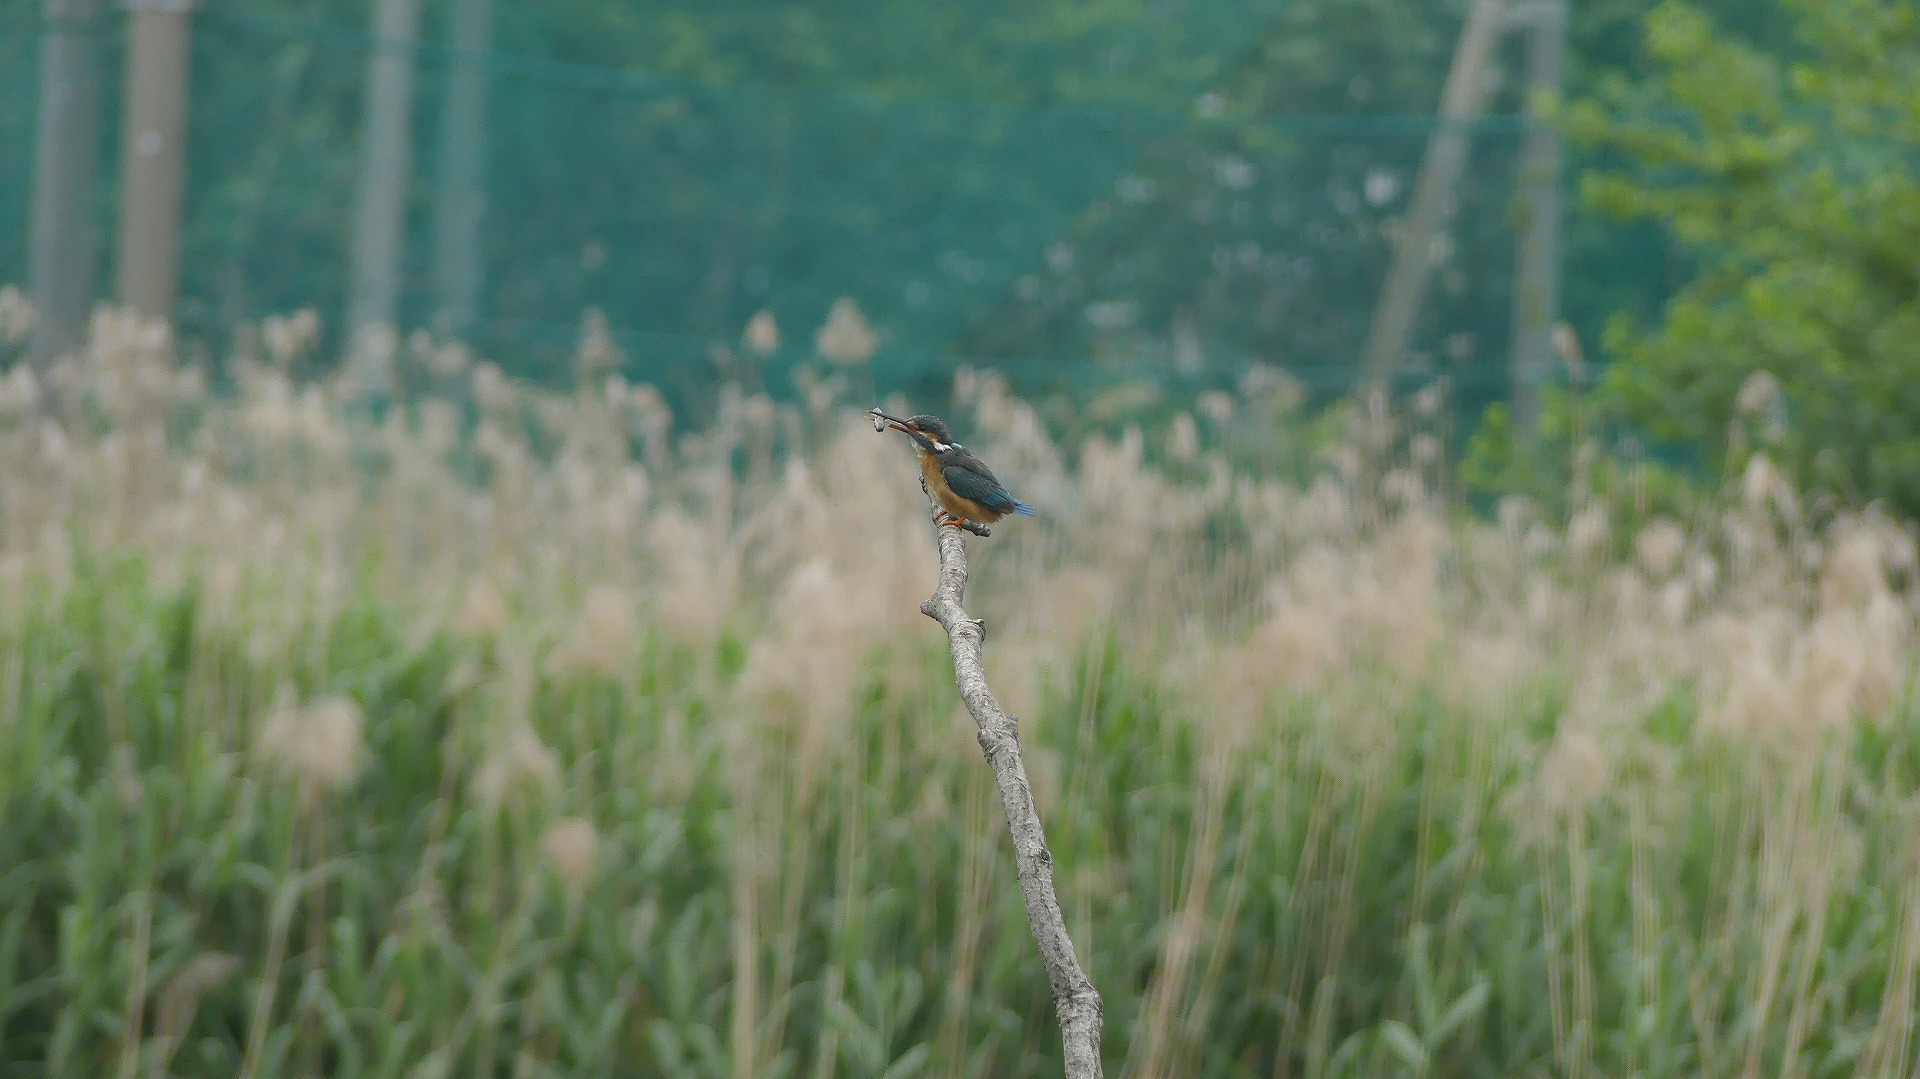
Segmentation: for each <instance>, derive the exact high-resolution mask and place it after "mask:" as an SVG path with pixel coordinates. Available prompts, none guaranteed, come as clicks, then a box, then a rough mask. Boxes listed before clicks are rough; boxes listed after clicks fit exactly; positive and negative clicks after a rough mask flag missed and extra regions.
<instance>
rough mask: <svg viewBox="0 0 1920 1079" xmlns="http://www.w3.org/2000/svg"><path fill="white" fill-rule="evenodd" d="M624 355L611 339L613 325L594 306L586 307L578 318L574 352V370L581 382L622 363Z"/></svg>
mask: <svg viewBox="0 0 1920 1079" xmlns="http://www.w3.org/2000/svg"><path fill="white" fill-rule="evenodd" d="M626 359H627V357H626V354H625V353H623V352H621V351H620V346H619V345H618V344H616V343H615V342H614V340H613V328H612V327H611V326H609V325H608V324H607V316H606V314H605V313H604V312H602V311H601V310H600V309H599V308H598V307H589V308H587V310H586V313H585V314H584V315H582V316H581V318H580V343H579V345H578V346H576V348H575V351H574V371H575V373H576V374H577V375H578V376H579V378H580V381H581V382H582V383H583V384H587V385H591V384H592V382H593V380H594V379H596V378H598V377H599V376H601V375H603V374H605V373H607V372H608V371H615V370H618V369H619V368H620V367H621V366H622V365H623V364H625V363H626Z"/></svg>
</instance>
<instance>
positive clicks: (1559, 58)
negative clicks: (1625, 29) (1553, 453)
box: [1508, 0, 1567, 442]
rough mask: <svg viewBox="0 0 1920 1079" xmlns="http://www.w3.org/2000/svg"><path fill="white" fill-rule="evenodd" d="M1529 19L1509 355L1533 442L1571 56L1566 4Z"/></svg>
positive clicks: (1554, 280) (1518, 425)
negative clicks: (1559, 106)
mask: <svg viewBox="0 0 1920 1079" xmlns="http://www.w3.org/2000/svg"><path fill="white" fill-rule="evenodd" d="M1525 15H1526V17H1527V142H1526V146H1525V148H1524V149H1523V150H1522V151H1521V158H1520V183H1521V185H1522V188H1523V193H1522V195H1521V205H1520V215H1521V217H1520V239H1519V241H1518V243H1517V244H1516V249H1515V252H1514V256H1515V257H1514V273H1513V333H1512V338H1511V344H1510V346H1509V348H1510V353H1509V357H1508V364H1509V371H1510V378H1511V380H1512V386H1511V391H1510V396H1511V400H1512V408H1513V423H1514V432H1515V434H1516V435H1517V436H1518V438H1519V439H1521V440H1522V441H1523V442H1530V441H1532V439H1533V436H1534V434H1535V433H1536V432H1537V431H1538V429H1539V424H1540V387H1541V384H1542V383H1544V382H1545V381H1546V378H1547V372H1548V370H1549V368H1550V365H1551V363H1552V358H1553V351H1554V350H1553V324H1554V320H1555V319H1556V318H1558V317H1559V311H1558V307H1559V301H1560V134H1559V132H1558V131H1555V130H1554V128H1553V125H1552V123H1551V120H1550V118H1549V116H1548V115H1547V114H1548V112H1549V111H1550V110H1551V109H1552V108H1553V107H1554V105H1555V103H1556V102H1557V101H1558V99H1559V97H1560V90H1561V82H1562V79H1563V77H1564V74H1565V69H1566V57H1567V0H1531V2H1530V3H1529V5H1528V7H1527V8H1526V9H1525Z"/></svg>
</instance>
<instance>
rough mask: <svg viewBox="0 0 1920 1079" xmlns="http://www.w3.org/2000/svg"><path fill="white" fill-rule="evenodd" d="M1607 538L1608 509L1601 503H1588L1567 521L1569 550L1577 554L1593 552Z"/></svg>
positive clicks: (1582, 554)
mask: <svg viewBox="0 0 1920 1079" xmlns="http://www.w3.org/2000/svg"><path fill="white" fill-rule="evenodd" d="M1606 538H1607V511H1606V507H1604V506H1601V505H1600V504H1599V503H1597V502H1596V503H1593V504H1591V505H1588V506H1587V507H1585V508H1584V509H1582V510H1581V511H1580V512H1578V513H1576V514H1574V515H1573V519H1572V520H1570V521H1568V522H1567V550H1568V551H1570V552H1572V553H1573V554H1575V555H1580V556H1584V555H1588V554H1591V553H1593V551H1594V550H1596V549H1597V548H1598V547H1599V546H1600V545H1601V544H1602V543H1604V542H1605V541H1606Z"/></svg>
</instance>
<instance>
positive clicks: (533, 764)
mask: <svg viewBox="0 0 1920 1079" xmlns="http://www.w3.org/2000/svg"><path fill="white" fill-rule="evenodd" d="M559 786H560V762H559V761H558V760H557V759H556V758H555V757H554V755H553V751H552V750H550V749H548V748H547V746H546V743H544V742H542V741H541V740H540V736H539V735H538V734H536V733H534V730H533V728H532V727H529V726H527V725H526V724H525V723H517V724H514V725H513V726H512V727H509V728H508V729H507V730H506V731H505V732H504V733H503V734H501V735H498V736H496V737H495V739H494V741H493V744H492V745H491V746H489V747H488V748H487V752H486V759H485V760H483V761H482V762H481V764H480V769H479V771H478V772H476V773H475V774H474V778H473V794H474V797H475V798H477V799H478V800H479V801H480V803H481V804H482V805H484V806H486V807H488V808H489V809H498V808H500V807H501V806H504V805H505V804H507V802H508V800H509V799H513V798H517V797H520V796H522V795H529V794H539V795H544V794H547V793H549V792H551V791H553V790H555V789H557V788H558V787H559Z"/></svg>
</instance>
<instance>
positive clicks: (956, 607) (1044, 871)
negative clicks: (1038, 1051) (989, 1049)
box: [920, 522, 1101, 1079]
mask: <svg viewBox="0 0 1920 1079" xmlns="http://www.w3.org/2000/svg"><path fill="white" fill-rule="evenodd" d="M969 523H971V522H969ZM934 531H935V532H936V533H938V534H939V544H940V586H939V587H938V588H936V589H935V590H934V593H933V595H932V597H930V598H929V599H928V600H927V601H926V602H925V603H922V604H921V605H920V610H921V612H922V613H924V614H925V615H926V616H927V617H929V618H931V619H933V620H934V621H936V622H938V623H940V626H941V628H942V629H945V630H946V631H947V645H948V647H949V648H950V649H951V650H952V652H953V675H954V680H955V681H956V682H957V683H958V684H959V687H960V699H961V700H963V701H965V702H966V705H967V711H968V712H970V713H972V715H973V721H974V723H975V724H977V725H978V726H979V728H980V749H981V750H982V751H983V752H985V753H986V756H987V763H988V764H989V765H992V767H993V778H994V781H995V782H996V783H998V784H999V786H1000V804H1001V806H1002V807H1004V808H1005V809H1006V812H1007V828H1008V829H1009V830H1010V831H1011V832H1012V833H1013V859H1014V865H1015V867H1016V868H1017V870H1018V872H1019V875H1020V894H1021V896H1022V897H1023V898H1024V899H1025V900H1026V904H1027V922H1028V924H1029V925H1030V926H1031V927H1032V929H1033V940H1034V943H1035V944H1038V945H1039V946H1040V958H1041V960H1042V961H1043V962H1044V963H1045V964H1046V967H1047V981H1048V982H1049V983H1050V984H1051V986H1052V989H1053V1010H1054V1014H1055V1016H1056V1017H1057V1018H1058V1019H1059V1021H1060V1036H1061V1040H1062V1041H1063V1042H1064V1043H1065V1045H1066V1064H1067V1079H1098V1077H1099V1076H1100V1075H1101V1067H1100V1029H1101V1010H1100V994H1099V993H1098V992H1097V991H1095V989H1094V988H1093V982H1092V981H1091V980H1089V979H1088V978H1087V975H1086V972H1085V971H1083V970H1081V969H1080V960H1079V957H1078V956H1076V955H1075V954H1074V950H1073V941H1072V939H1071V938H1069V937H1068V936H1067V923H1066V919H1065V918H1064V917H1063V916H1062V915H1061V913H1060V900H1059V897H1058V896H1056V895H1055V894H1054V891H1053V854H1052V852H1050V851H1048V850H1047V837H1046V834H1045V832H1043V831H1042V830H1041V827H1040V813H1039V811H1038V810H1036V809H1035V808H1034V805H1033V788H1032V786H1031V785H1029V784H1028V782H1027V766H1026V763H1025V762H1024V761H1022V760H1021V758H1020V730H1019V725H1018V721H1017V719H1016V718H1015V717H1013V716H1010V715H1008V714H1007V713H1006V712H1005V711H1003V710H1002V709H1001V708H1000V702H999V701H996V700H994V698H993V691H992V690H991V689H989V688H988V687H987V675H986V670H985V668H984V667H983V665H982V663H981V659H980V652H981V646H982V645H983V644H984V643H985V641H986V627H985V626H983V625H982V624H981V623H980V622H979V620H977V619H973V618H969V617H967V612H966V609H965V608H964V607H962V606H961V605H960V603H961V600H962V598H963V597H964V596H965V594H966V591H967V541H966V538H965V537H963V536H961V535H960V532H959V530H958V529H953V528H941V527H936V528H935V529H934Z"/></svg>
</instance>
